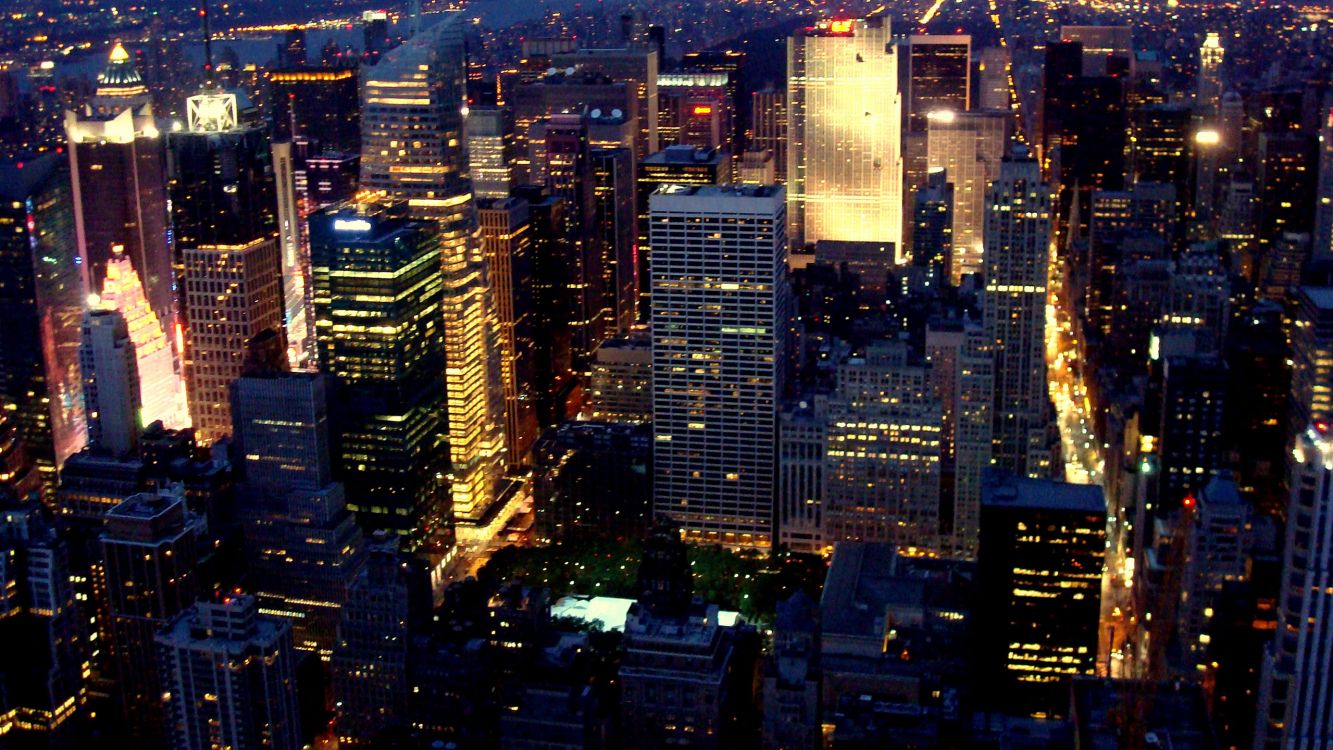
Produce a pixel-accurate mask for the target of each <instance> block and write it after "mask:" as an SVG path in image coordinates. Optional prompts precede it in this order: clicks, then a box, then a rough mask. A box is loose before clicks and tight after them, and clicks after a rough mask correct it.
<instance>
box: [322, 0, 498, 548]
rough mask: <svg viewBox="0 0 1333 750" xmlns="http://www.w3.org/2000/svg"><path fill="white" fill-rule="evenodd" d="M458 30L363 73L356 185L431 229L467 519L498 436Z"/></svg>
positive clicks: (491, 497) (452, 442)
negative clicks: (439, 268) (404, 207)
mask: <svg viewBox="0 0 1333 750" xmlns="http://www.w3.org/2000/svg"><path fill="white" fill-rule="evenodd" d="M463 29H464V26H463V18H462V16H461V15H457V14H446V17H445V18H444V19H442V20H440V21H438V22H436V23H435V24H434V25H433V26H431V27H429V28H427V29H425V30H423V31H422V32H421V33H420V34H419V35H417V36H416V37H414V38H413V39H410V40H408V41H407V42H404V43H403V44H402V45H401V46H399V47H397V48H395V49H393V50H392V51H390V52H389V53H387V54H385V55H384V57H383V59H382V60H381V61H380V63H379V64H378V65H376V66H375V67H374V68H373V70H371V71H370V72H368V73H367V74H366V76H365V77H364V80H363V82H362V87H361V129H362V152H361V153H362V159H361V186H362V187H363V188H366V189H369V190H373V191H378V192H381V193H385V194H387V195H388V196H389V197H390V198H393V199H395V200H406V201H407V204H408V207H409V211H410V213H411V215H412V218H413V219H416V220H418V221H431V222H435V223H436V224H438V226H439V233H438V238H439V239H438V248H439V252H440V255H441V259H442V262H443V294H442V297H441V299H440V303H439V304H440V310H441V313H442V320H441V322H442V323H443V329H442V332H441V333H442V335H443V343H444V361H445V362H446V363H447V366H445V367H443V368H441V369H443V370H444V379H445V391H444V393H445V399H446V401H447V403H446V408H445V414H446V416H447V428H448V432H447V434H448V441H449V444H448V449H449V474H448V480H449V487H450V488H451V489H450V492H451V495H452V502H451V505H452V508H453V514H454V515H455V517H456V518H457V520H459V521H460V522H462V523H464V524H466V525H471V524H474V523H477V522H480V521H481V520H482V518H483V517H485V516H486V515H487V513H488V512H489V511H490V510H491V506H492V504H493V503H494V502H495V500H496V499H497V494H498V491H499V486H500V484H501V480H502V479H503V469H504V460H505V458H504V450H505V437H504V396H503V388H502V386H501V376H500V352H499V345H498V343H497V339H498V335H497V334H498V332H497V326H496V324H495V308H494V303H493V301H492V299H491V290H490V282H489V278H488V275H487V269H486V257H485V253H484V252H483V250H482V247H481V242H480V239H479V236H478V231H479V230H478V225H477V215H476V206H475V205H474V203H473V198H472V182H471V180H470V179H469V178H468V164H467V150H466V145H465V136H464V132H463V131H464V128H463V111H462V110H463V106H464V103H465V101H466V82H465V78H464V68H465V65H464V57H465V54H464V53H465V50H464V39H463ZM317 317H318V315H317ZM321 346H322V345H321ZM321 361H322V362H326V363H327V362H328V360H326V359H324V358H323V356H322V355H321ZM326 366H327V365H326ZM436 372H439V369H437V370H436ZM405 507H406V506H399V508H400V509H401V508H405ZM446 507H447V506H446ZM400 528H401V527H400Z"/></svg>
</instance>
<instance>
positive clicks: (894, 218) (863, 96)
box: [787, 13, 904, 260]
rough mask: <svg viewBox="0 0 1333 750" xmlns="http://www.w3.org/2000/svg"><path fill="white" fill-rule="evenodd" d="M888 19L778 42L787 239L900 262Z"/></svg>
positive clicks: (897, 123)
mask: <svg viewBox="0 0 1333 750" xmlns="http://www.w3.org/2000/svg"><path fill="white" fill-rule="evenodd" d="M894 49H895V48H894V45H893V37H892V33H891V30H890V28H889V17H888V15H887V14H884V13H876V14H875V15H872V16H870V17H868V18H858V19H854V20H833V21H824V22H821V23H820V24H818V25H817V26H815V27H812V28H809V29H805V30H803V31H798V32H797V34H796V36H793V37H791V38H790V39H788V40H787V71H788V78H787V107H788V137H787V149H788V157H787V170H788V183H787V184H788V195H787V199H788V202H789V204H790V206H789V208H788V220H789V221H790V223H791V229H790V232H789V234H790V239H791V241H792V242H793V243H794V244H795V246H797V247H802V246H805V245H812V244H814V243H815V242H818V241H819V240H825V239H828V240H860V241H869V242H892V243H894V246H895V247H896V248H897V253H898V255H899V259H900V260H901V257H902V256H903V254H904V251H903V246H902V235H903V226H902V224H903V202H902V190H903V171H902V155H901V154H900V153H899V148H900V134H901V130H902V119H901V111H902V98H901V95H900V93H899V91H898V58H897V54H896V53H895V51H894Z"/></svg>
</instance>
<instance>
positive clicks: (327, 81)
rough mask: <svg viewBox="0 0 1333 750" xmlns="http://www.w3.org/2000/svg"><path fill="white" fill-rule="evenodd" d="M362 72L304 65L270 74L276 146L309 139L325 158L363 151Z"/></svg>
mask: <svg viewBox="0 0 1333 750" xmlns="http://www.w3.org/2000/svg"><path fill="white" fill-rule="evenodd" d="M357 70H358V69H357V68H356V67H353V66H342V67H308V66H305V65H301V66H297V67H287V66H284V67H282V68H279V69H277V70H271V71H269V73H268V85H269V102H270V104H271V105H272V117H273V135H274V140H276V141H291V140H294V139H297V138H304V139H307V140H309V141H311V142H312V143H314V144H315V148H314V150H315V151H317V152H320V153H328V152H332V153H356V152H358V151H360V150H361V106H360V102H359V101H358V94H357V89H358V86H357V84H358V80H357V79H358V73H357Z"/></svg>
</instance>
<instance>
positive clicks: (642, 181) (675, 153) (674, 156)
mask: <svg viewBox="0 0 1333 750" xmlns="http://www.w3.org/2000/svg"><path fill="white" fill-rule="evenodd" d="M730 171H731V155H730V154H728V153H727V152H726V151H721V150H719V149H703V148H695V147H693V146H668V147H667V148H665V149H662V150H661V151H659V152H657V153H655V154H653V155H651V156H649V157H648V158H647V159H644V160H643V161H641V162H640V163H639V168H638V171H637V176H636V178H635V179H636V180H637V184H638V187H637V204H638V213H639V241H638V247H637V249H638V266H639V267H638V275H639V316H640V318H642V319H644V320H647V318H648V316H649V315H651V313H652V283H651V279H652V256H653V249H652V237H651V233H650V231H649V229H650V226H651V225H650V224H649V221H648V218H649V217H648V202H649V198H650V197H651V196H652V194H653V193H655V192H657V189H658V188H659V187H661V186H663V185H720V184H722V183H725V182H726V181H727V177H726V175H727V174H729V173H730Z"/></svg>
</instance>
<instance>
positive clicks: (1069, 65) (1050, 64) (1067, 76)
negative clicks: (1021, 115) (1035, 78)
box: [1040, 41, 1083, 170]
mask: <svg viewBox="0 0 1333 750" xmlns="http://www.w3.org/2000/svg"><path fill="white" fill-rule="evenodd" d="M1082 75H1083V45H1082V44H1080V43H1078V42H1069V41H1061V42H1047V44H1046V55H1045V60H1044V62H1043V65H1042V86H1041V88H1042V98H1041V113H1040V117H1041V144H1042V150H1041V160H1042V169H1043V170H1045V169H1049V168H1050V161H1049V160H1050V154H1051V149H1052V148H1053V147H1054V146H1055V143H1056V142H1057V141H1058V140H1059V138H1060V116H1061V110H1062V109H1063V108H1064V104H1065V101H1066V98H1067V97H1068V95H1069V93H1070V92H1069V90H1068V88H1067V86H1068V82H1069V81H1072V80H1074V79H1076V78H1079V77H1081V76H1082Z"/></svg>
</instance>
